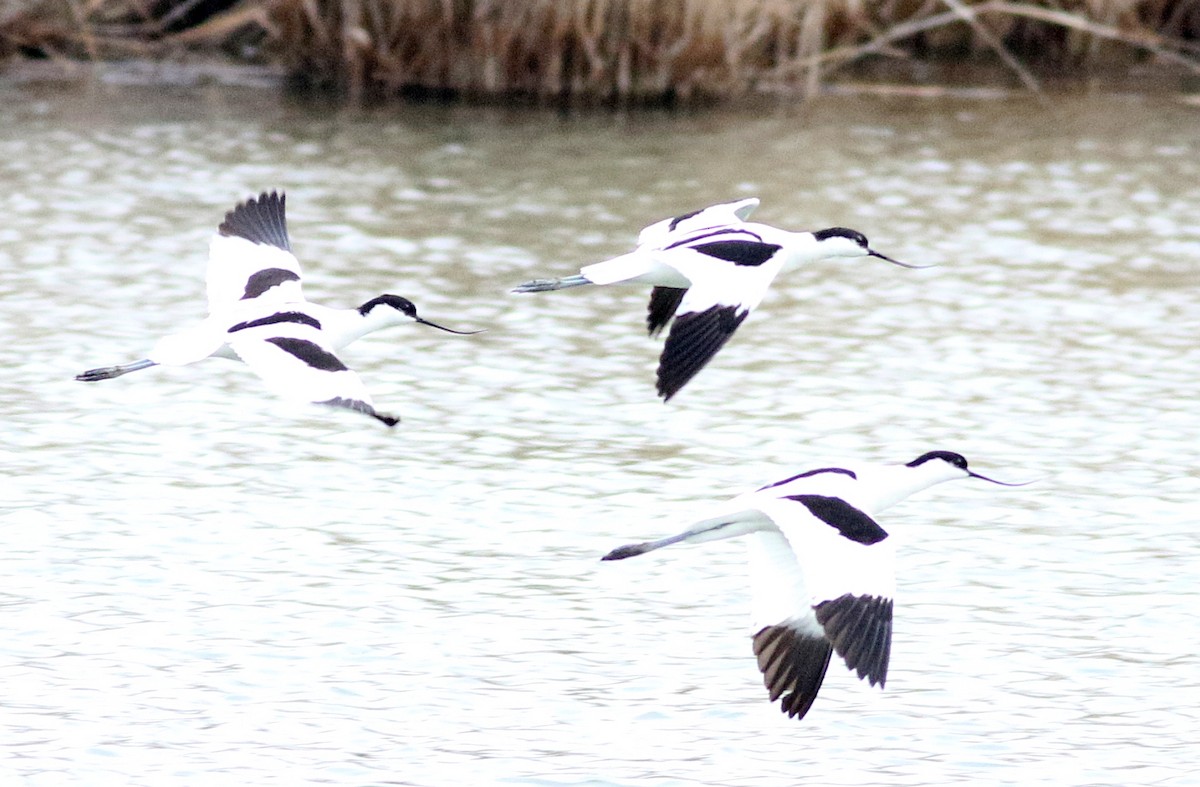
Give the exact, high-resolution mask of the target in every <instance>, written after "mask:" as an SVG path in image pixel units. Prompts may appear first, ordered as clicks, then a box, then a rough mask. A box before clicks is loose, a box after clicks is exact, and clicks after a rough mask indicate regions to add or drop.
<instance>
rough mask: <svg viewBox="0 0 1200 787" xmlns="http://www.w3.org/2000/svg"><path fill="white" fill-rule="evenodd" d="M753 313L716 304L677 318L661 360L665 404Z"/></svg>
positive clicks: (660, 384) (661, 390)
mask: <svg viewBox="0 0 1200 787" xmlns="http://www.w3.org/2000/svg"><path fill="white" fill-rule="evenodd" d="M749 314H750V312H749V310H744V309H740V307H738V306H724V305H716V306H712V307H710V308H708V309H705V310H704V311H702V312H688V313H686V314H680V315H678V316H676V317H675V321H674V322H673V323H672V324H671V332H670V333H669V334H668V335H667V341H666V343H665V344H664V345H663V351H662V355H661V356H659V361H658V389H657V390H658V395H659V396H661V397H662V398H663V401H664V402H668V401H670V400H671V397H672V396H674V395H675V394H677V393H679V391H680V389H682V388H683V386H685V385H687V383H688V381H690V380H691V379H692V378H693V377H695V376H696V375H697V374H698V373H699V372H700V370H701V369H703V368H704V367H705V366H706V365H707V364H708V362H709V361H711V360H712V359H713V356H715V355H716V354H717V351H718V350H720V349H721V348H722V347H724V346H725V343H726V342H727V341H729V337H731V336H733V333H734V331H736V330H737V329H738V326H739V325H741V324H742V322H743V321H745V319H746V317H747V316H748V315H749Z"/></svg>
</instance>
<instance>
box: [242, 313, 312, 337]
mask: <svg viewBox="0 0 1200 787" xmlns="http://www.w3.org/2000/svg"><path fill="white" fill-rule="evenodd" d="M281 322H293V323H299V324H301V325H311V326H312V327H314V328H316V329H317V330H318V331H319V330H321V323H320V321H319V320H317V318H316V317H313V316H311V315H308V314H305V313H304V312H276V313H275V314H272V315H270V316H269V317H259V318H258V319H257V320H247V321H246V322H239V323H238V324H237V325H235V326H233V327H232V328H230V329H229V331H228V332H229V333H237V332H238V331H244V330H246V329H247V328H260V327H262V326H264V325H275V324H276V323H281Z"/></svg>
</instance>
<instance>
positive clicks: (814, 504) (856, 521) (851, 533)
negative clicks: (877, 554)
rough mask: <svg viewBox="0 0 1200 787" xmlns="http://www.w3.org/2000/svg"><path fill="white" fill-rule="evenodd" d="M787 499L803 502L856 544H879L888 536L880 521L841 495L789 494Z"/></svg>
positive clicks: (813, 512)
mask: <svg viewBox="0 0 1200 787" xmlns="http://www.w3.org/2000/svg"><path fill="white" fill-rule="evenodd" d="M785 499H786V500H795V501H796V502H797V503H802V504H803V505H804V507H805V508H807V509H808V511H809V513H810V514H812V515H813V516H815V517H816V518H817V519H819V520H821V521H822V522H824V523H825V524H827V525H829V526H830V527H833V528H836V529H837V531H838V534H839V535H841V536H843V537H845V538H848V539H850V540H851V541H853V542H855V543H856V544H863V545H869V544H877V543H879V542H880V541H882V540H883V539H885V538H887V537H888V534H887V531H886V530H884V529H883V528H882V527H880V526H879V523H878V522H876V521H875V520H874V519H872V518H871V517H869V516H867V515H866V514H864V513H863V512H862V511H859V510H858V509H857V508H855V507H854V506H852V505H850V504H849V503H847V502H846V501H845V500H842V499H841V498H840V497H825V496H824V495H789V496H788V497H786V498H785Z"/></svg>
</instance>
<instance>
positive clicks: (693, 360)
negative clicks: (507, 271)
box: [515, 198, 903, 399]
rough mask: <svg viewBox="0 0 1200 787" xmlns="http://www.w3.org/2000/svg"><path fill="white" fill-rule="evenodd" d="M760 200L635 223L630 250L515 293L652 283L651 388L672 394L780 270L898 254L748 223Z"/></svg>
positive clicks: (850, 233)
mask: <svg viewBox="0 0 1200 787" xmlns="http://www.w3.org/2000/svg"><path fill="white" fill-rule="evenodd" d="M757 206H758V200H757V199H756V198H750V199H744V200H740V201H737V202H730V203H723V204H720V205H713V206H710V207H708V208H704V209H703V210H699V211H696V212H695V213H691V214H685V215H683V216H677V217H675V218H673V219H664V220H662V221H658V222H655V223H654V224H651V225H650V226H648V227H646V228H645V229H643V230H642V231H641V233H640V234H639V235H638V245H637V247H636V248H635V249H634V250H633V251H631V252H629V253H627V254H622V255H620V256H618V257H613V258H612V259H608V260H604V261H603V262H597V263H594V264H592V265H585V266H584V267H582V268H581V269H580V272H579V275H577V276H568V277H566V278H562V279H536V280H534V281H530V282H526V283H525V284H522V285H520V286H518V287H517V288H516V289H515V292H541V291H545V290H556V289H563V288H566V287H576V286H580V285H585V284H596V285H609V284H642V285H647V284H648V285H651V286H653V287H654V288H655V289H654V291H653V292H652V293H651V299H650V307H649V314H648V317H647V325H648V327H649V330H650V333H651V335H654V334H657V333H658V332H659V331H660V330H661V329H662V328H663V327H664V326H665V325H666V324H667V323H671V330H670V333H669V335H668V337H667V342H666V344H665V346H664V348H663V352H662V355H661V357H660V359H659V368H658V393H659V395H660V396H662V397H663V398H664V399H670V398H671V397H672V396H674V395H675V394H676V393H677V392H678V391H679V390H680V389H681V388H682V387H683V386H684V385H685V384H686V383H687V382H688V381H689V380H691V378H692V377H693V376H695V375H696V374H697V373H698V372H699V371H700V370H701V369H702V368H704V366H705V365H706V364H707V363H708V362H709V361H710V360H711V359H712V357H713V356H714V355H716V353H717V352H718V351H719V350H720V349H721V347H723V346H724V345H725V342H726V341H728V339H729V338H730V337H731V336H732V335H733V333H734V331H736V330H737V328H738V326H740V325H741V323H742V322H743V321H744V320H745V319H746V318H747V317H748V316H749V314H750V312H751V311H753V310H754V309H755V308H756V307H757V306H758V304H759V303H761V302H762V299H763V297H764V296H765V295H766V293H767V289H768V288H769V287H770V286H771V282H773V281H774V280H775V277H776V276H778V275H779V274H780V273H782V272H784V271H791V270H795V269H796V268H799V267H800V266H802V265H805V264H807V263H811V262H816V261H819V260H825V259H834V258H839V257H844V258H857V257H868V256H874V257H879V258H881V259H885V260H888V261H889V262H893V263H895V262H896V261H895V260H891V259H890V258H888V257H884V256H883V255H881V254H879V253H877V252H875V251H873V250H871V249H870V248H869V246H868V244H867V239H866V238H865V237H863V236H862V234H861V233H858V232H855V231H854V230H847V229H845V228H831V229H828V230H821V231H819V232H791V231H789V230H782V229H779V228H777V227H771V226H769V225H766V224H757V223H752V222H748V221H746V219H747V218H748V217H749V216H750V214H751V213H752V212H753V211H754V209H755V208H756V207H757ZM896 264H903V263H896Z"/></svg>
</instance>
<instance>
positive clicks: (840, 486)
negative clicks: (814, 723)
mask: <svg viewBox="0 0 1200 787" xmlns="http://www.w3.org/2000/svg"><path fill="white" fill-rule="evenodd" d="M955 478H979V479H982V480H985V481H990V482H991V483H996V484H1002V485H1004V486H1017V485H1016V484H1003V482H1000V481H995V480H994V479H991V478H987V477H985V476H982V475H979V474H978V473H975V472H973V471H971V470H969V469H967V460H966V459H964V458H963V457H962V456H961V455H960V454H956V453H952V452H950V451H931V452H929V453H926V454H922V455H921V456H919V457H917V458H916V459H914V460H913V461H912V462H909V463H908V464H905V465H886V466H865V467H855V468H848V467H823V468H818V469H815V470H810V471H808V472H805V473H801V474H799V475H796V476H792V477H791V478H787V479H784V480H783V481H779V482H777V483H774V484H770V485H768V486H764V487H762V488H760V489H756V490H754V491H753V492H748V493H746V494H744V495H740V496H738V497H736V498H734V499H733V500H730V501H729V502H728V503H726V504H724V505H722V506H721V507H720V509H719V510H718V512H717V513H716V514H715V515H714V516H712V517H709V518H707V519H705V520H703V521H701V522H697V523H696V524H694V525H692V526H691V527H689V528H688V529H687V530H685V531H683V532H682V533H679V534H678V535H674V536H670V537H668V538H664V539H660V540H658V541H649V542H645V543H641V544H629V545H626V546H623V547H618V548H617V549H614V550H613V551H612V552H610V553H608V554H607V555H605V556H604V558H603V559H604V560H623V559H625V558H628V557H633V556H635V555H641V554H645V553H646V552H650V551H652V550H655V549H660V548H662V547H665V546H669V545H671V544H678V543H682V542H685V541H690V542H701V541H716V540H720V539H726V538H736V537H738V536H743V535H747V536H750V539H751V542H750V576H751V584H752V591H753V613H752V615H753V632H754V634H753V645H754V653H755V655H756V656H757V657H758V666H759V669H760V670H761V672H762V673H763V682H764V684H765V685H766V687H767V691H768V693H769V696H770V699H771V701H772V702H774V701H775V700H777V699H782V702H781V703H780V705H781V709H782V710H783V712H785V713H787V714H788V715H789V716H795V717H797V718H803V717H804V714H806V713H807V712H808V709H809V708H810V707H811V706H812V703H813V701H814V700H815V699H816V697H817V692H818V691H819V690H820V688H821V683H822V682H823V681H824V679H825V671H826V668H827V667H828V665H829V661H830V658H831V656H832V654H833V653H834V652H836V653H837V654H838V655H839V656H841V658H842V659H843V661H844V662H845V663H846V666H847V667H849V668H850V669H852V670H854V671H855V672H856V673H857V674H858V677H859V678H865V679H866V680H868V681H869V682H870V683H871V685H879V686H881V687H882V686H883V685H884V683H885V682H886V680H887V668H888V662H889V660H890V657H891V643H892V606H893V598H894V597H895V573H894V567H893V564H894V560H895V549H894V546H893V540H892V539H891V538H889V537H888V533H887V531H885V530H884V529H883V528H882V527H880V525H879V524H878V523H877V522H876V521H875V519H874V517H875V515H876V514H877V513H878V512H879V511H881V510H883V509H884V508H887V507H888V506H889V505H892V504H893V503H895V502H898V501H899V500H902V499H904V498H905V497H907V496H909V495H911V494H913V493H914V492H917V491H920V490H921V489H925V488H927V487H930V486H933V485H934V484H938V483H941V482H943V481H949V480H952V479H955Z"/></svg>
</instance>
